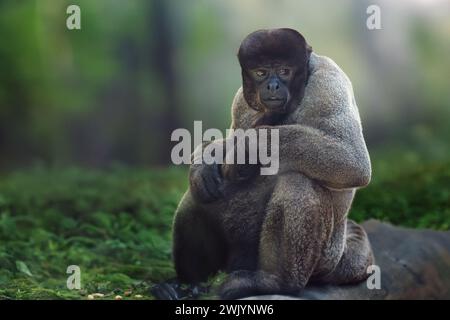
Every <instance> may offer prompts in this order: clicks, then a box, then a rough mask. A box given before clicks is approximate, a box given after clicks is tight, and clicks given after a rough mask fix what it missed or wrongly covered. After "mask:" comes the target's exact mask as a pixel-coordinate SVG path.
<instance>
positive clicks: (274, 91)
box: [250, 63, 295, 113]
mask: <svg viewBox="0 0 450 320" xmlns="http://www.w3.org/2000/svg"><path fill="white" fill-rule="evenodd" d="M294 73H295V67H293V66H290V65H287V64H283V63H273V64H267V65H262V66H259V67H257V68H255V69H253V70H250V75H251V77H252V78H253V82H254V85H255V86H256V95H257V100H258V101H259V102H260V103H261V106H262V107H263V108H265V109H266V110H268V111H271V112H276V113H282V112H285V111H286V110H285V107H286V105H287V102H288V101H289V100H290V98H291V97H290V94H289V87H290V86H291V82H292V77H293V74H294Z"/></svg>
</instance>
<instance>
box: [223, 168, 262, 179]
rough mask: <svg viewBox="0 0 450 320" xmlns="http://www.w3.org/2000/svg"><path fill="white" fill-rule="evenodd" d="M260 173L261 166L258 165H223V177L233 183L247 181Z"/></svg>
mask: <svg viewBox="0 0 450 320" xmlns="http://www.w3.org/2000/svg"><path fill="white" fill-rule="evenodd" d="M258 172H259V165H257V164H223V165H222V176H223V178H224V179H225V180H228V181H231V182H239V181H246V180H249V179H251V178H253V177H254V176H256V175H257V174H258Z"/></svg>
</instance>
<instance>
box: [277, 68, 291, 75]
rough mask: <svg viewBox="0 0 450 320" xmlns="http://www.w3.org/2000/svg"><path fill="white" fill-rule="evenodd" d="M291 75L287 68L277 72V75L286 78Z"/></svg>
mask: <svg viewBox="0 0 450 320" xmlns="http://www.w3.org/2000/svg"><path fill="white" fill-rule="evenodd" d="M290 73H291V70H289V69H288V68H281V69H280V70H278V74H279V75H280V76H288V75H289V74H290Z"/></svg>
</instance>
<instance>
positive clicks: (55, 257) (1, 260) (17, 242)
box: [0, 161, 450, 299]
mask: <svg viewBox="0 0 450 320" xmlns="http://www.w3.org/2000/svg"><path fill="white" fill-rule="evenodd" d="M186 186H187V172H186V170H184V169H179V168H172V169H127V168H114V169H110V170H105V171H95V170H86V169H77V168H72V169H63V170H61V169H60V170H53V169H43V168H35V169H32V170H23V171H17V172H13V173H10V174H7V175H3V176H2V177H1V178H0V298H1V299H86V298H87V294H89V293H95V292H100V293H103V294H105V297H104V298H105V299H108V298H109V299H112V298H114V296H115V295H122V296H123V297H124V299H136V297H135V295H142V298H141V299H153V296H152V294H151V293H150V290H149V289H150V288H151V286H152V285H153V284H154V283H158V282H161V281H163V280H166V279H170V278H173V277H174V276H175V273H174V269H173V265H172V262H171V223H172V216H173V213H174V210H175V208H176V205H177V203H178V201H179V199H180V198H181V196H182V194H183V192H184V190H185V188H186ZM449 186H450V163H440V164H430V165H423V166H417V165H412V166H409V167H408V166H397V169H395V170H394V169H393V165H392V163H391V162H389V161H385V162H379V163H378V165H377V166H376V167H375V168H374V177H373V181H372V183H371V184H370V186H369V187H367V188H365V189H363V190H360V191H359V192H358V194H357V196H356V199H355V202H354V205H353V208H352V210H351V213H350V216H351V217H352V218H353V219H355V220H357V221H361V220H365V219H368V218H376V219H381V220H385V221H390V222H392V223H395V224H399V225H405V226H409V227H428V228H434V229H442V230H447V229H449V226H450V200H449V199H450V191H449ZM69 265H78V266H80V268H81V286H82V290H68V289H67V287H66V280H67V277H68V276H69V275H68V274H66V268H67V266H69ZM127 291H128V292H127ZM126 293H127V294H126Z"/></svg>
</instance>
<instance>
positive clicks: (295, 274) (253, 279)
mask: <svg viewBox="0 0 450 320" xmlns="http://www.w3.org/2000/svg"><path fill="white" fill-rule="evenodd" d="M331 208H332V207H331V199H330V195H329V192H328V191H327V190H326V189H324V188H322V187H320V186H319V185H318V184H316V182H314V181H312V180H310V179H309V178H307V177H306V176H304V175H302V174H300V173H293V172H290V173H285V174H283V175H281V176H279V177H278V181H277V184H276V186H275V189H274V191H273V193H272V197H271V200H270V201H269V204H268V207H267V215H266V218H265V220H264V223H263V227H262V232H261V238H260V239H261V240H260V246H259V269H260V270H259V271H257V272H254V273H251V272H236V273H233V274H231V275H230V277H229V278H228V280H227V281H226V282H225V283H224V285H223V286H222V288H221V296H222V297H223V298H227V299H234V298H239V297H242V296H245V295H250V294H270V293H272V294H273V293H294V292H298V291H299V290H300V289H302V288H303V287H304V286H305V285H306V283H307V281H308V279H309V278H310V276H311V275H312V273H313V271H314V268H315V267H316V264H317V262H318V261H319V258H320V255H321V252H322V250H323V248H324V246H325V243H326V241H327V239H328V238H329V236H330V232H331V227H332V219H333V215H332V209H331Z"/></svg>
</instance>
